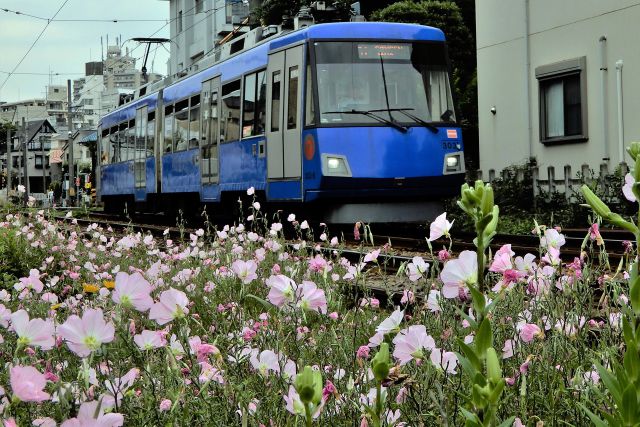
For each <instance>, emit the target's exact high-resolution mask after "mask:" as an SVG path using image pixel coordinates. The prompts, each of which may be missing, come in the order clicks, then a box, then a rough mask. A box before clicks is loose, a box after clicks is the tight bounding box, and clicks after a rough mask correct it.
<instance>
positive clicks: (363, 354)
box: [356, 345, 369, 359]
mask: <svg viewBox="0 0 640 427" xmlns="http://www.w3.org/2000/svg"><path fill="white" fill-rule="evenodd" d="M356 357H357V358H358V359H367V358H368V357H369V346H367V345H361V346H360V348H358V351H357V352H356Z"/></svg>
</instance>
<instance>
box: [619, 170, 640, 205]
mask: <svg viewBox="0 0 640 427" xmlns="http://www.w3.org/2000/svg"><path fill="white" fill-rule="evenodd" d="M635 183H636V180H635V179H634V178H633V175H631V174H630V173H628V174H626V175H625V176H624V185H623V186H622V194H624V197H626V198H627V200H628V201H630V202H635V201H637V200H636V195H635V194H633V190H632V188H633V184H635Z"/></svg>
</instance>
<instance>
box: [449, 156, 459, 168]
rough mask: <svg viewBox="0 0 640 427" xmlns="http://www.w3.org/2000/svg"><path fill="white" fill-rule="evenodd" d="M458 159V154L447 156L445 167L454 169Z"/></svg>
mask: <svg viewBox="0 0 640 427" xmlns="http://www.w3.org/2000/svg"><path fill="white" fill-rule="evenodd" d="M459 161H460V159H458V156H451V157H447V169H456V168H457V167H458V162H459Z"/></svg>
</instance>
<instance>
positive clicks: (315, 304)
mask: <svg viewBox="0 0 640 427" xmlns="http://www.w3.org/2000/svg"><path fill="white" fill-rule="evenodd" d="M297 294H298V298H299V302H298V306H299V307H301V308H303V309H304V310H311V311H317V312H319V313H322V314H326V313H327V298H326V297H325V295H324V290H322V289H320V288H318V287H317V286H316V284H315V283H313V282H310V281H307V280H305V281H303V282H302V286H300V287H298V290H297Z"/></svg>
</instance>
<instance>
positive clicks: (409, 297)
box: [400, 289, 416, 304]
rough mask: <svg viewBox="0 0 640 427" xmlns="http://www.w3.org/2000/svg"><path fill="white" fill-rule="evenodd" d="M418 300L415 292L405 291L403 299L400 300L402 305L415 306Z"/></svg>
mask: <svg viewBox="0 0 640 427" xmlns="http://www.w3.org/2000/svg"><path fill="white" fill-rule="evenodd" d="M415 300H416V298H415V296H414V295H413V292H412V291H410V290H408V289H405V290H404V291H402V298H400V304H407V303H409V304H413V303H414V302H415Z"/></svg>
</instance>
